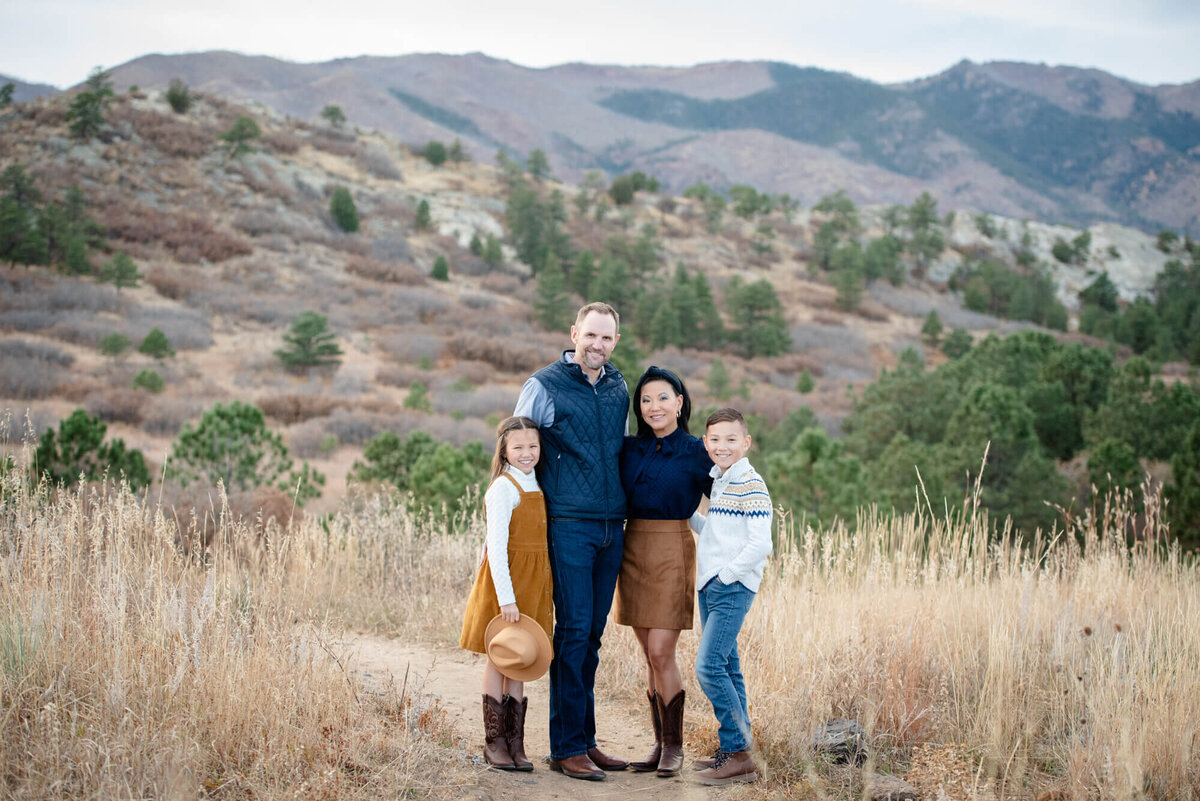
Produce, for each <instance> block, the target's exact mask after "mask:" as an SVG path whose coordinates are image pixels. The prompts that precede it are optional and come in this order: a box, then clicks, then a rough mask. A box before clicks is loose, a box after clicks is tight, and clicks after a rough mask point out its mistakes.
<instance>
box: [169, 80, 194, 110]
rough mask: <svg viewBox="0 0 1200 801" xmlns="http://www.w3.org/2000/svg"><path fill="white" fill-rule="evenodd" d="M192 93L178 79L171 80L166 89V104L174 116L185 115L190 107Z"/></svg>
mask: <svg viewBox="0 0 1200 801" xmlns="http://www.w3.org/2000/svg"><path fill="white" fill-rule="evenodd" d="M192 102H193V98H192V92H191V90H190V89H188V86H187V84H186V83H184V82H183V80H182V79H180V78H172V79H171V83H170V85H169V86H168V87H167V104H168V105H170V107H171V110H172V111H174V112H175V113H176V114H186V113H187V112H188V109H190V108H191V107H192Z"/></svg>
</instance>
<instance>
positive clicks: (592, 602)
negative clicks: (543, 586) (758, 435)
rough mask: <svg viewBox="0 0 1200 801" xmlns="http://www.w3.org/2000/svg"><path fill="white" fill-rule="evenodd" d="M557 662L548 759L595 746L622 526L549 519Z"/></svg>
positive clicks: (552, 680) (609, 522)
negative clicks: (599, 680) (603, 647)
mask: <svg viewBox="0 0 1200 801" xmlns="http://www.w3.org/2000/svg"><path fill="white" fill-rule="evenodd" d="M548 533H549V536H548V538H547V539H548V544H549V550H550V569H551V575H552V577H553V579H554V661H553V662H551V663H550V756H551V757H553V758H554V759H567V758H569V757H573V756H578V755H579V754H585V753H587V750H588V749H589V748H592V747H594V746H595V745H596V697H595V695H594V693H593V688H594V687H595V684H596V667H597V665H599V664H600V638H601V637H602V636H603V635H604V624H605V623H607V622H608V611H609V609H610V608H611V607H612V602H613V592H614V590H615V589H616V586H617V574H618V573H619V572H620V570H621V556H622V554H623V552H624V548H625V529H624V526H623V521H621V520H578V519H571V518H562V517H554V518H551V519H550V527H549V532H548Z"/></svg>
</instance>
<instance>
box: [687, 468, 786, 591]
mask: <svg viewBox="0 0 1200 801" xmlns="http://www.w3.org/2000/svg"><path fill="white" fill-rule="evenodd" d="M712 476H713V479H714V480H713V486H712V493H711V494H710V495H709V497H710V498H711V502H710V503H709V506H708V514H707V515H702V514H700V513H699V512H696V513H695V514H693V515H692V519H691V526H692V528H693V529H694V530H695V531H696V532H697V533H698V534H699V535H700V539H699V542H698V544H697V546H696V586H697V587H698V588H700V589H703V588H704V585H705V584H707V583H708V582H709V580H710V579H711V578H712V577H713V576H716V577H717V578H719V579H720V580H721V583H722V584H732V583H733V582H735V581H740V582H741V583H742V584H743V585H745V587H746V589H748V590H751V591H753V592H758V584H759V582H760V581H762V574H763V566H764V565H766V563H767V557H768V556H770V555H771V518H772V516H773V510H772V506H771V495H770V493H768V492H767V485H766V482H764V481H763V480H762V477H761V476H759V475H758V473H757V472H756V471H755V470H754V468H753V467H751V466H750V461H749V460H748V459H746V458H742V459H739V460H738V461H736V462H734V463H733V464H732V465H730V467H729V469H728V470H726V471H725V473H724V474H722V473H721V468H719V467H715V466H714V467H713V469H712Z"/></svg>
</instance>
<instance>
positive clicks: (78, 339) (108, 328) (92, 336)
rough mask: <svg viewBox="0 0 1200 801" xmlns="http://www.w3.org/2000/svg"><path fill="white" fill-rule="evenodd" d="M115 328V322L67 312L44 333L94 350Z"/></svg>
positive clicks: (85, 313) (86, 314) (89, 314)
mask: <svg viewBox="0 0 1200 801" xmlns="http://www.w3.org/2000/svg"><path fill="white" fill-rule="evenodd" d="M116 327H119V326H117V324H116V323H115V322H109V321H105V320H103V319H97V318H96V317H95V316H94V315H93V314H92V313H91V312H86V311H69V312H66V313H64V314H62V315H60V316H59V319H58V320H57V321H56V322H55V323H54V325H53V326H52V327H51V328H50V330H49V331H47V332H46V333H47V334H48V335H49V336H52V337H54V338H55V339H60V340H62V341H63V342H71V343H73V344H75V345H84V346H86V347H89V348H94V347H97V346H98V345H99V344H100V340H101V339H103V338H104V337H105V335H107V334H110V333H112V331H113V329H114V328H116Z"/></svg>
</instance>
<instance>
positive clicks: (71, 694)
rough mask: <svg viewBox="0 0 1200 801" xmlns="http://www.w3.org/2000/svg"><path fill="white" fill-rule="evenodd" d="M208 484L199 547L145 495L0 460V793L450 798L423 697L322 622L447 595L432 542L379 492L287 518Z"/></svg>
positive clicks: (442, 731) (437, 727)
mask: <svg viewBox="0 0 1200 801" xmlns="http://www.w3.org/2000/svg"><path fill="white" fill-rule="evenodd" d="M25 457H26V461H27V459H28V448H26V452H25ZM214 494H215V496H216V499H215V502H214V506H213V507H212V508H211V509H209V510H200V512H199V514H200V516H201V518H202V517H203V515H205V514H209V515H215V518H216V519H215V521H210V522H215V526H214V525H210V526H208V528H209V529H210V530H212V529H215V532H216V533H215V536H213V537H212V540H211V542H209V543H207V544H206V547H203V548H202V547H199V546H200V543H199V542H198V541H197V539H196V536H195V532H196V531H199V530H203V529H204V528H205V526H204V525H203V523H204V521H203V520H202V519H201V520H199V521H188V522H184V523H181V522H180V521H179V520H178V519H177V518H176V516H175V515H174V514H167V513H165V512H164V511H163V510H162V509H160V508H158V507H157V506H156V505H155V503H154V502H153V500H152V499H148V498H145V497H136V496H134V495H131V494H130V493H129V492H128V491H126V490H124V489H121V488H118V487H115V486H113V485H112V484H108V485H103V484H102V485H93V486H81V487H79V488H77V489H72V490H59V491H54V490H52V489H50V488H48V487H47V486H45V485H41V486H37V487H34V486H30V483H29V482H28V480H27V478H26V474H25V473H24V471H23V470H20V469H15V470H8V471H3V470H0V777H2V778H0V797H4V798H64V799H65V798H70V799H90V798H95V799H101V798H103V799H123V798H130V799H132V798H155V799H194V798H260V799H274V798H304V799H308V798H329V799H343V798H377V797H397V796H400V795H402V794H405V793H409V794H415V795H419V796H421V797H443V796H444V797H455V795H456V793H455V792H454V791H453V785H454V783H455V782H456V781H458V780H459V778H458V777H457V776H456V770H458V772H459V773H461V770H460V768H461V765H457V763H461V762H462V760H461V759H455V758H453V757H452V756H451V755H450V753H451V752H449V751H447V749H446V748H445V746H447V745H454V744H456V741H455V739H454V738H455V736H456V735H455V734H454V733H453V731H452V730H451V729H450V728H449V726H448V724H447V723H446V722H445V721H446V719H445V716H444V715H443V714H439V707H438V704H437V702H436V700H431V699H428V698H422V697H419V696H417V695H415V694H414V693H413V691H412V690H413V688H412V686H405V685H403V684H402V685H401V686H393V685H392V684H388V685H378V684H365V683H364V682H363V681H360V680H359V679H358V678H356V677H355V675H353V673H352V672H350V671H349V670H348V668H349V665H348V655H347V654H346V653H345V651H344V649H342V648H341V647H340V646H339V645H338V637H339V636H340V632H341V630H342V623H341V622H340V621H337V620H336V616H337V614H338V612H339V610H344V611H346V612H347V613H350V614H353V615H361V616H362V620H363V625H370V624H371V623H372V621H374V620H375V619H376V617H377V615H376V614H375V611H376V609H377V608H378V609H382V612H381V614H385V615H386V614H387V612H388V609H389V608H390V605H391V604H398V605H399V604H405V603H413V604H418V603H419V602H420V603H423V602H424V599H423V598H421V596H422V593H421V591H420V582H421V581H422V580H423V579H425V578H430V579H432V582H431V584H430V586H431V588H432V589H433V590H434V591H435V592H438V593H440V594H441V595H442V596H446V595H448V594H449V593H448V592H447V591H443V590H441V588H440V587H439V586H438V584H437V576H439V575H441V574H444V573H446V572H447V571H446V570H445V567H444V564H445V560H442V561H440V562H439V561H438V547H439V546H438V545H437V544H434V545H432V546H431V547H429V548H426V547H424V546H423V544H422V542H421V541H420V540H422V535H421V534H420V533H419V532H418V531H417V530H416V529H415V528H414V527H413V526H411V525H408V526H407V528H406V527H405V524H404V523H401V524H400V525H398V526H397V527H395V528H392V527H391V524H392V523H393V522H395V520H396V518H395V517H393V516H392V515H391V513H390V512H389V511H388V510H387V509H384V508H380V507H379V506H370V505H367V506H365V507H364V508H363V509H361V510H360V513H359V514H349V513H348V514H345V515H343V516H341V517H340V518H339V519H338V520H337V521H335V524H334V525H333V526H330V527H328V530H326V528H324V527H322V526H321V525H319V524H318V522H317V521H316V520H309V521H307V522H306V523H305V524H304V525H298V526H293V527H291V528H290V529H288V528H285V527H282V526H280V525H278V523H277V522H275V521H268V522H267V523H266V524H263V522H262V521H235V520H232V519H230V517H229V516H228V514H227V513H223V511H222V509H223V504H222V503H221V500H220V495H219V493H214ZM185 517H186V516H185ZM368 519H369V520H370V521H371V527H370V528H362V527H359V523H360V522H361V521H363V520H368ZM196 523H199V525H196ZM433 541H434V542H435V543H441V544H443V545H448V546H455V545H457V544H458V543H459V542H461V541H462V540H460V539H455V540H451V539H450V538H447V537H445V536H441V537H437V538H433ZM393 557H394V558H393ZM454 557H455V558H456V559H457V560H458V561H462V559H463V554H460V553H455V554H454ZM385 559H387V560H390V561H388V562H387V563H386V564H387V567H386V568H384V567H383V565H384V561H383V560H385ZM372 560H374V561H372ZM435 563H436V565H435ZM409 568H411V569H412V570H413V572H412V573H411V574H406V573H405V572H404V571H405V570H407V569H409ZM410 578H411V579H412V581H411V582H410V580H409V579H410ZM384 586H386V587H389V588H390V590H393V591H394V592H392V593H390V594H389V595H388V597H386V598H385V597H383V594H381V593H380V592H379V589H380V588H381V587H384ZM367 587H370V588H371V590H367V589H366V588H367ZM331 599H332V600H331ZM376 601H378V606H376V603H375V602H376ZM410 608H412V607H410ZM350 622H357V621H350ZM416 628H417V629H419V627H416Z"/></svg>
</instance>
